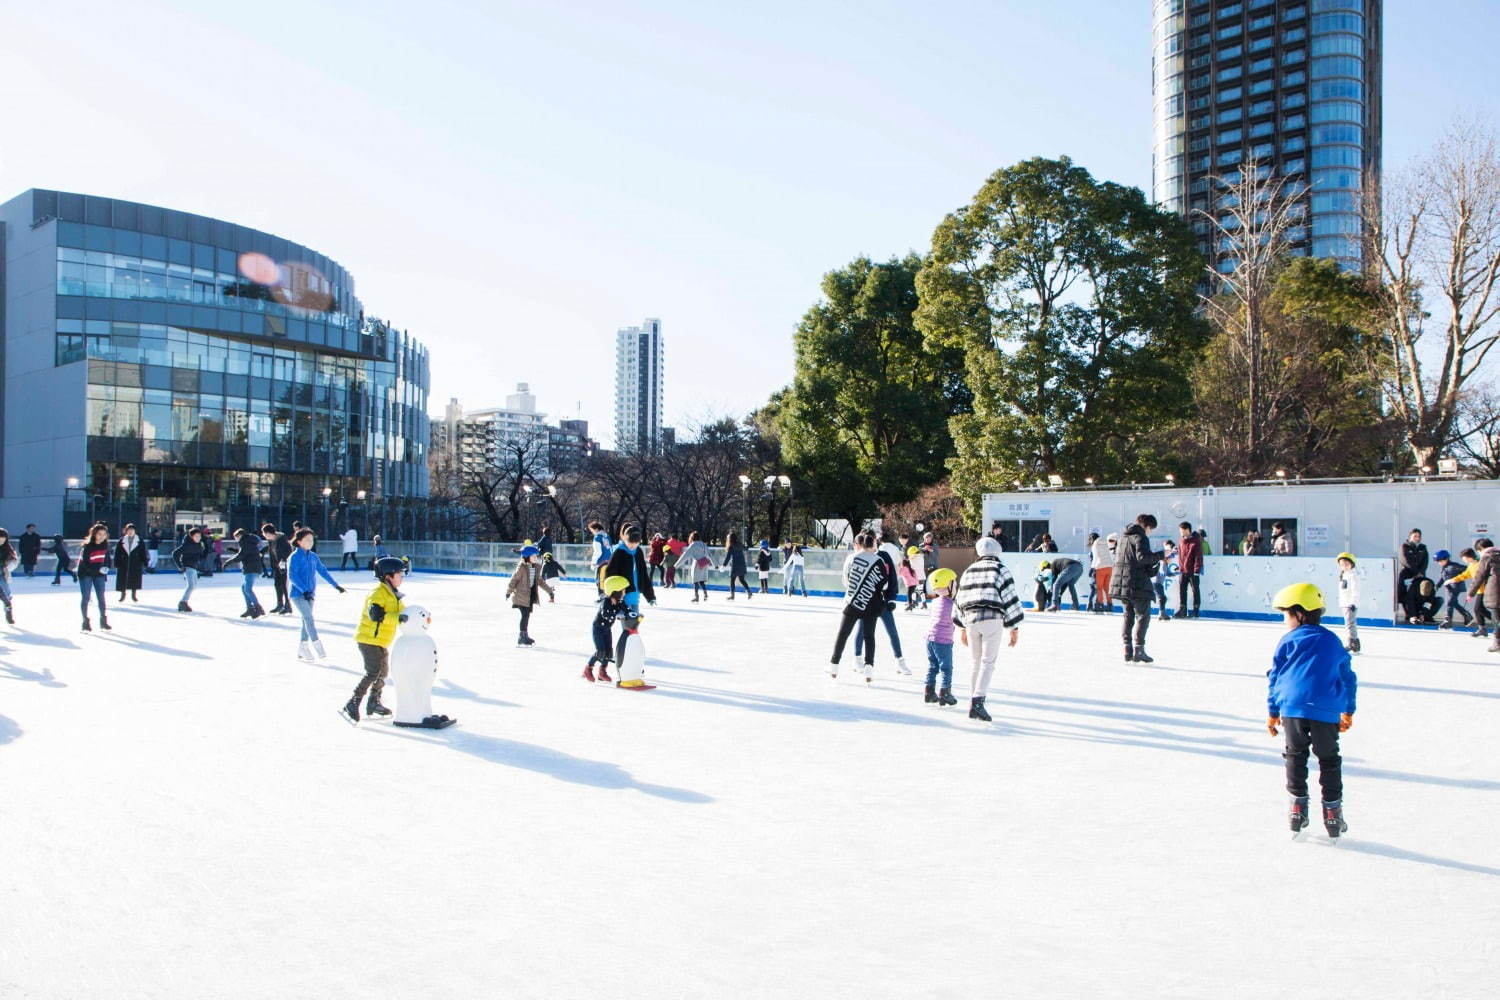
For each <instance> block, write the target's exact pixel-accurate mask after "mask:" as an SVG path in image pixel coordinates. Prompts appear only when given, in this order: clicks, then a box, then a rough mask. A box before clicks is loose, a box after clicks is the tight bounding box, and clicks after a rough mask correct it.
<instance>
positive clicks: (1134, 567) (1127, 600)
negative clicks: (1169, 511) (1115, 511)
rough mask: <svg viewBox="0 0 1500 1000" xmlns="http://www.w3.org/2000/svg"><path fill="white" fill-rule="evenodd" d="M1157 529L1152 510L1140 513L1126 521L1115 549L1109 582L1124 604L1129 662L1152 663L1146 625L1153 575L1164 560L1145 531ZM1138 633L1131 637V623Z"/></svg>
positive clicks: (1125, 634) (1148, 615) (1117, 597)
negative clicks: (1128, 521) (1153, 547)
mask: <svg viewBox="0 0 1500 1000" xmlns="http://www.w3.org/2000/svg"><path fill="white" fill-rule="evenodd" d="M1155 529H1156V518H1155V517H1154V516H1152V515H1151V514H1139V515H1137V516H1136V519H1135V521H1134V522H1132V523H1131V524H1128V525H1126V527H1125V534H1124V537H1122V538H1121V539H1120V542H1119V544H1118V546H1117V549H1116V552H1115V566H1114V574H1113V579H1111V581H1110V584H1109V594H1110V597H1112V598H1116V599H1118V600H1119V601H1120V602H1121V603H1123V604H1124V605H1125V620H1124V622H1123V624H1122V627H1121V633H1122V634H1123V635H1124V637H1125V662H1126V663H1131V662H1134V663H1152V662H1154V661H1153V659H1152V658H1151V657H1150V656H1148V655H1146V629H1147V628H1149V627H1150V625H1151V598H1152V597H1153V596H1154V588H1153V587H1152V584H1151V578H1152V577H1154V576H1155V575H1156V564H1157V563H1158V562H1159V561H1160V560H1161V557H1162V554H1161V553H1160V552H1152V551H1151V540H1150V539H1149V538H1147V537H1146V532H1148V531H1154V530H1155ZM1132 626H1134V629H1135V635H1134V639H1133V641H1132V636H1131V627H1132Z"/></svg>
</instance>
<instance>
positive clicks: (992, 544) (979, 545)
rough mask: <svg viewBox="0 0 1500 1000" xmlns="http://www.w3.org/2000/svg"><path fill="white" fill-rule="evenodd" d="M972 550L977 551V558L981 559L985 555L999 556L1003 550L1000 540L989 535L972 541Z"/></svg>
mask: <svg viewBox="0 0 1500 1000" xmlns="http://www.w3.org/2000/svg"><path fill="white" fill-rule="evenodd" d="M974 551H975V552H976V553H978V555H979V558H981V559H983V558H984V557H985V556H994V557H995V558H996V559H998V558H1000V553H1001V551H1003V550H1002V549H1001V548H1000V542H999V541H998V540H996V539H994V538H991V537H990V536H989V535H985V536H984V537H983V538H981V539H980V540H979V541H977V542H975V543H974Z"/></svg>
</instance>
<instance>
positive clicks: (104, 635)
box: [94, 632, 213, 660]
mask: <svg viewBox="0 0 1500 1000" xmlns="http://www.w3.org/2000/svg"><path fill="white" fill-rule="evenodd" d="M94 635H96V636H97V637H98V638H100V639H102V640H104V641H105V642H111V643H114V644H116V645H119V646H133V647H135V648H136V649H143V650H146V651H147V652H151V653H160V654H162V655H163V656H181V657H185V658H186V659H189V660H212V659H213V657H212V656H209V655H208V654H207V653H195V652H193V651H192V650H190V649H173V648H172V647H171V646H162V645H160V644H158V643H154V642H146V641H145V640H143V639H132V638H130V637H129V636H125V635H121V634H120V633H119V632H95V633H94Z"/></svg>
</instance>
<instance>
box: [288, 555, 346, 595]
mask: <svg viewBox="0 0 1500 1000" xmlns="http://www.w3.org/2000/svg"><path fill="white" fill-rule="evenodd" d="M319 576H322V577H323V579H325V580H327V581H328V583H329V585H330V586H332V587H335V588H337V587H338V585H339V583H338V581H337V580H335V579H334V578H333V577H331V576H329V575H328V567H326V566H324V565H323V560H321V559H319V558H318V554H317V553H316V552H309V551H307V550H306V549H304V548H302V547H301V546H300V545H299V546H297V547H296V548H294V549H293V550H292V557H291V558H290V559H288V560H287V561H286V579H287V583H289V584H290V585H291V589H292V596H293V597H296V596H297V595H298V594H307V595H308V596H312V594H313V592H314V591H316V590H317V589H318V577H319Z"/></svg>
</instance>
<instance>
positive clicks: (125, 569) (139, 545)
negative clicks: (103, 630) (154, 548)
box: [115, 524, 147, 602]
mask: <svg viewBox="0 0 1500 1000" xmlns="http://www.w3.org/2000/svg"><path fill="white" fill-rule="evenodd" d="M146 560H147V557H146V543H145V542H144V541H142V540H141V536H140V535H138V534H136V532H135V525H133V524H127V525H125V528H124V530H123V531H122V532H121V533H120V540H119V541H118V542H116V543H115V589H116V590H118V591H119V592H120V600H121V601H122V602H123V601H124V600H125V591H127V590H128V591H130V599H131V600H132V601H136V602H139V601H140V599H141V598H140V596H139V594H138V593H137V592H138V591H139V590H140V589H141V580H142V578H143V577H144V576H145V574H146Z"/></svg>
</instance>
